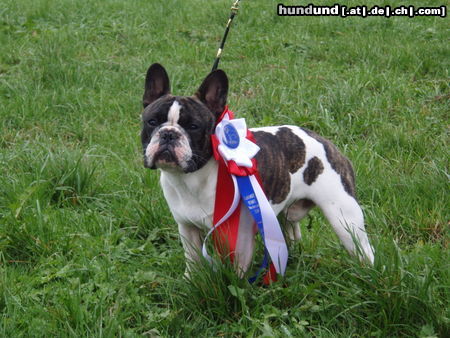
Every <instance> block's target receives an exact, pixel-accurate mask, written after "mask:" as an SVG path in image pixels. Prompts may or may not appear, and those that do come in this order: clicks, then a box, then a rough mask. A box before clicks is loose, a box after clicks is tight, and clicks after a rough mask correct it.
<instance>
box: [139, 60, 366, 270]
mask: <svg viewBox="0 0 450 338" xmlns="http://www.w3.org/2000/svg"><path fill="white" fill-rule="evenodd" d="M227 93H228V78H227V75H226V74H225V72H224V71H222V70H216V71H213V72H211V73H210V74H209V75H208V76H207V77H206V78H205V79H204V80H203V82H202V84H201V85H200V87H199V88H198V90H197V92H196V93H195V94H194V95H193V96H174V95H172V94H171V93H170V82H169V77H168V75H167V72H166V70H165V69H164V67H162V66H161V65H160V64H157V63H155V64H153V65H151V66H150V67H149V69H148V71H147V75H146V78H145V91H144V96H143V105H144V110H143V113H142V133H141V140H142V147H143V152H144V165H145V167H146V168H150V169H159V170H160V171H161V176H160V183H161V187H162V190H163V193H164V197H165V199H166V201H167V203H168V206H169V208H170V211H171V212H172V215H173V217H174V219H175V221H176V222H177V224H178V230H179V233H180V238H181V242H182V245H183V247H184V250H185V257H186V259H187V262H188V264H187V270H186V271H187V273H189V271H190V264H189V262H195V261H198V260H199V258H200V257H199V254H200V252H201V247H202V237H203V236H204V234H205V232H207V231H208V230H209V229H211V227H212V226H213V223H212V220H213V212H214V201H215V194H216V183H217V170H218V163H217V161H216V160H215V159H214V157H213V149H212V144H211V135H212V134H213V133H214V131H215V126H216V123H217V120H218V118H219V117H220V115H221V114H222V112H223V111H224V109H225V106H226V102H227ZM250 130H251V131H252V133H253V135H254V138H255V139H256V143H257V145H258V146H259V147H260V151H259V152H258V153H257V154H256V160H257V164H258V170H259V173H260V177H261V180H262V186H263V190H264V191H265V193H266V195H267V199H268V200H269V202H270V205H271V206H272V208H273V210H274V212H275V214H279V213H283V214H284V215H285V217H286V219H287V220H288V221H289V223H290V225H292V226H288V227H287V229H286V233H287V234H288V236H289V238H290V239H291V240H300V238H301V233H300V227H299V222H300V220H301V219H302V218H304V217H305V216H306V215H307V214H308V212H309V211H310V210H311V209H312V208H313V207H315V206H318V207H319V208H320V209H321V210H322V212H323V213H324V215H325V217H326V218H327V219H328V221H329V222H330V224H331V225H332V227H333V229H334V231H335V232H336V234H337V236H338V237H339V239H340V240H341V241H342V243H343V245H344V247H345V248H346V249H347V250H348V251H349V252H350V253H351V254H353V255H355V256H357V257H359V258H360V259H361V260H363V261H368V262H370V263H373V262H374V250H373V248H372V246H371V245H370V243H369V239H368V237H367V234H366V231H365V227H364V217H363V213H362V210H361V207H360V206H359V204H358V201H357V200H356V197H355V176H354V172H353V169H352V165H351V163H350V161H349V160H348V159H347V158H346V157H344V156H343V155H342V154H341V153H340V152H339V151H338V149H337V148H336V147H335V146H334V145H333V144H332V143H331V142H330V141H328V140H326V139H325V138H323V137H321V136H319V135H318V134H316V133H314V132H312V131H310V130H307V129H304V128H301V127H297V126H290V125H283V126H271V127H262V128H252V129H250ZM240 208H241V213H240V227H239V233H238V239H237V244H236V252H235V266H236V269H237V272H238V273H239V274H242V275H243V274H244V273H245V272H246V271H247V270H248V268H249V266H250V263H251V261H252V256H253V250H254V245H255V236H254V227H253V219H252V216H251V214H250V213H249V211H248V209H247V208H246V207H245V206H243V205H241V207H240Z"/></svg>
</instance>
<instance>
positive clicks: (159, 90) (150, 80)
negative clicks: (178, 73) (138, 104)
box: [142, 63, 170, 108]
mask: <svg viewBox="0 0 450 338" xmlns="http://www.w3.org/2000/svg"><path fill="white" fill-rule="evenodd" d="M169 93H170V81H169V76H168V75H167V72H166V70H165V69H164V67H163V66H161V65H160V64H159V63H154V64H152V65H151V66H150V67H149V68H148V70H147V76H146V77H145V91H144V97H143V99H142V103H143V105H144V108H145V107H147V106H148V105H149V104H150V103H152V102H153V101H155V100H156V99H159V98H160V97H161V96H164V95H166V94H169Z"/></svg>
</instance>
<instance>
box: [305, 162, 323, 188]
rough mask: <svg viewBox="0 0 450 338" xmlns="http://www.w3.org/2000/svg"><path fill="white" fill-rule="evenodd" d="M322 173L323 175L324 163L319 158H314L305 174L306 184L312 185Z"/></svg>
mask: <svg viewBox="0 0 450 338" xmlns="http://www.w3.org/2000/svg"><path fill="white" fill-rule="evenodd" d="M321 173H323V163H322V161H321V160H320V159H319V158H318V157H316V156H314V157H313V158H311V159H310V160H309V161H308V166H307V167H306V169H305V171H304V172H303V179H304V181H305V183H306V184H308V185H311V184H313V183H314V182H315V181H316V179H317V177H318V176H319V175H320V174H321Z"/></svg>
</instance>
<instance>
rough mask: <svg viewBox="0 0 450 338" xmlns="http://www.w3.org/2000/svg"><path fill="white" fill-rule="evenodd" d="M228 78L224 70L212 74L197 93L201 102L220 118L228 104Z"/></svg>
mask: <svg viewBox="0 0 450 338" xmlns="http://www.w3.org/2000/svg"><path fill="white" fill-rule="evenodd" d="M227 94H228V78H227V74H225V72H224V71H223V70H220V69H218V70H215V71H213V72H211V73H210V74H209V75H208V76H207V77H206V78H205V79H204V80H203V83H202V84H201V85H200V88H199V89H198V90H197V93H195V96H197V97H198V98H199V99H200V101H202V102H203V103H204V104H206V106H207V107H208V108H209V109H210V110H211V111H212V112H213V113H214V114H215V115H216V116H217V117H219V116H220V114H222V112H223V110H224V108H225V105H226V104H227Z"/></svg>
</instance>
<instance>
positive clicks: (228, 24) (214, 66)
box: [211, 0, 240, 72]
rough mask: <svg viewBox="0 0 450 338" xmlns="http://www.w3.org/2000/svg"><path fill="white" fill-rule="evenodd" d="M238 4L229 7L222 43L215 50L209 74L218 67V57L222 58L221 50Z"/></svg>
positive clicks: (237, 1) (236, 2)
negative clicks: (229, 11) (214, 58)
mask: <svg viewBox="0 0 450 338" xmlns="http://www.w3.org/2000/svg"><path fill="white" fill-rule="evenodd" d="M239 2H240V0H236V1H235V2H234V4H233V5H232V6H231V13H230V18H229V19H228V22H227V26H226V28H225V33H224V34H223V38H222V41H221V42H220V46H219V49H218V50H217V55H216V60H215V61H214V65H213V67H212V69H211V72H213V71H215V70H216V69H217V67H218V66H219V61H220V57H221V56H222V51H223V48H224V47H225V41H226V40H227V36H228V32H229V30H230V27H231V23H232V22H233V19H234V17H235V16H236V14H237V12H238V10H239Z"/></svg>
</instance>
